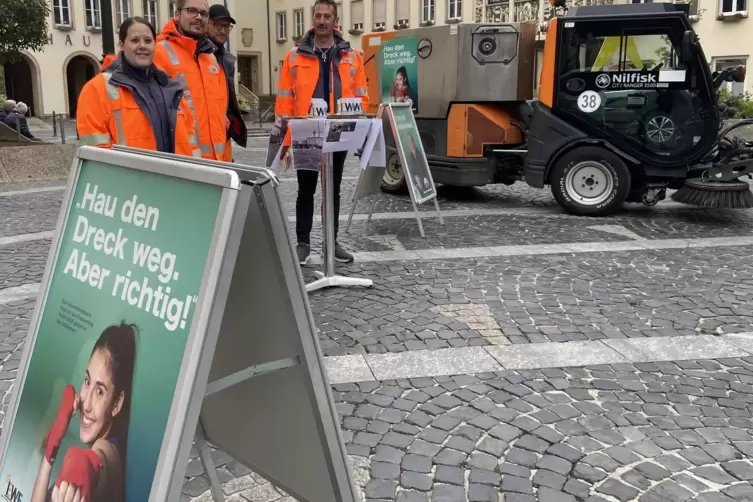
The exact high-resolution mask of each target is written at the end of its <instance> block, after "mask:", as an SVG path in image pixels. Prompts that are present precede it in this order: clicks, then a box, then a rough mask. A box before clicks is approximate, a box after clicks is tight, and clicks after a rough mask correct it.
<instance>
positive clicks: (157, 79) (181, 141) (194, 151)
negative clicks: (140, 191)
mask: <svg viewBox="0 0 753 502" xmlns="http://www.w3.org/2000/svg"><path fill="white" fill-rule="evenodd" d="M119 38H120V49H121V51H120V54H118V56H117V58H116V59H115V61H113V62H112V63H110V64H109V66H107V67H106V68H104V69H103V71H102V72H101V73H99V74H98V75H96V76H95V77H94V78H92V79H91V80H90V81H89V82H87V83H86V85H85V86H84V88H83V89H82V90H81V94H80V95H79V98H78V108H77V110H76V128H77V129H78V135H79V140H80V141H81V143H82V144H84V145H92V146H98V147H102V148H109V147H110V146H112V145H123V146H129V147H133V148H141V149H144V150H156V151H159V152H164V153H174V154H178V155H187V156H192V157H201V152H200V150H199V148H198V142H197V138H196V136H195V134H194V133H193V130H194V123H193V115H192V114H191V112H190V109H189V108H188V105H187V103H186V100H185V98H184V90H183V86H182V85H181V84H179V83H178V82H176V81H175V80H172V79H171V78H170V77H169V76H168V75H167V73H165V72H163V71H162V70H160V69H158V68H157V67H156V66H155V65H154V51H155V39H156V38H157V36H156V33H155V30H154V27H153V26H152V25H151V24H150V23H149V22H148V21H147V20H145V19H142V18H139V17H132V18H129V19H127V20H125V21H124V22H123V24H122V25H121V26H120V33H119Z"/></svg>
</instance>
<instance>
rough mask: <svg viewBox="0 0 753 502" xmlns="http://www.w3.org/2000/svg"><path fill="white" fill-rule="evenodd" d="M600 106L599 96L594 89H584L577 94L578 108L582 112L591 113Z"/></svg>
mask: <svg viewBox="0 0 753 502" xmlns="http://www.w3.org/2000/svg"><path fill="white" fill-rule="evenodd" d="M599 107H601V96H600V95H599V93H598V92H595V91H585V92H583V93H581V95H580V96H578V108H580V111H582V112H584V113H592V112H595V111H596V110H598V109H599Z"/></svg>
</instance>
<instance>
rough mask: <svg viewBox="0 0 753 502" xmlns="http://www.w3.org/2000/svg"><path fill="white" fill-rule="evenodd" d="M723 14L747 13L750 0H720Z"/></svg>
mask: <svg viewBox="0 0 753 502" xmlns="http://www.w3.org/2000/svg"><path fill="white" fill-rule="evenodd" d="M719 8H720V12H721V14H722V16H736V15H745V14H747V13H748V12H747V11H748V0H720V5H719Z"/></svg>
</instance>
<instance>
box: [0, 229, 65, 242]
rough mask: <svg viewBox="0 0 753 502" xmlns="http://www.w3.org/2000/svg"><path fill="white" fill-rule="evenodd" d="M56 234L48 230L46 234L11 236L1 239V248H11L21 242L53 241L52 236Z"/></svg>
mask: <svg viewBox="0 0 753 502" xmlns="http://www.w3.org/2000/svg"><path fill="white" fill-rule="evenodd" d="M54 234H55V232H53V231H52V230H48V231H46V232H37V233H34V234H20V235H11V236H9V237H0V246H9V245H11V244H18V243H19V242H29V241H41V240H45V239H52V236H53V235H54Z"/></svg>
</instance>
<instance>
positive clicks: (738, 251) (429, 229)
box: [0, 140, 753, 502]
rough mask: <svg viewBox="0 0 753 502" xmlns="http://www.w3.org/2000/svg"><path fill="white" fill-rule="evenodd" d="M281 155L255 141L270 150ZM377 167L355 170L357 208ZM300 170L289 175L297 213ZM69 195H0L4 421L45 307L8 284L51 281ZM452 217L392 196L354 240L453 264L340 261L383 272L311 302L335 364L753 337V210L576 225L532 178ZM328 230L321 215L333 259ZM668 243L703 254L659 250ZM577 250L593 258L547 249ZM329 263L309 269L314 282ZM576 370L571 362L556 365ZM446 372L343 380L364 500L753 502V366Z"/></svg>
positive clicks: (280, 500) (190, 498) (445, 195)
mask: <svg viewBox="0 0 753 502" xmlns="http://www.w3.org/2000/svg"><path fill="white" fill-rule="evenodd" d="M264 144H265V143H264V142H263V141H259V140H252V141H251V145H252V147H253V148H258V147H260V146H263V145H264ZM236 158H237V159H238V160H239V162H244V163H248V164H257V165H258V164H260V163H261V162H262V161H263V158H264V153H263V152H260V151H256V150H250V151H240V150H239V151H238V153H237V155H236ZM357 175H358V168H357V166H356V163H355V161H354V160H353V159H351V160H349V162H348V164H347V166H346V172H345V177H346V179H345V180H344V182H343V209H342V212H341V214H343V215H345V214H347V213H346V211H347V209H348V207H349V202H348V201H349V200H350V197H351V196H352V193H353V190H354V189H355V185H356V180H355V177H357ZM293 176H294V173H283V174H282V175H281V180H282V185H281V194H282V199H283V201H284V203H285V206H286V208H287V210H288V214H289V215H290V216H293V215H294V201H295V194H296V183H295V180H294V177H293ZM61 183H62V182H61V181H57V182H40V183H28V184H17V185H5V186H0V394H2V395H3V410H2V414H4V413H5V411H6V407H7V404H8V400H9V398H10V393H9V392H8V391H9V390H10V389H11V387H12V383H13V381H14V379H15V377H16V372H17V369H18V367H19V363H20V358H21V351H22V348H23V342H24V338H25V335H26V332H27V330H28V325H29V322H30V318H31V315H32V310H33V308H34V301H35V299H34V297H33V293H28V294H23V292H22V294H21V295H20V296H13V295H11V296H9V297H3V294H4V293H3V292H4V291H15V290H23V289H24V288H25V287H28V286H30V285H34V284H35V283H38V282H39V281H40V280H41V277H42V274H43V271H44V266H45V262H46V260H47V254H48V252H49V243H50V240H49V235H48V234H39V233H41V232H47V233H49V232H50V231H52V230H53V229H54V226H55V222H56V218H57V215H58V212H59V210H60V201H61V198H62V195H63V191H62V190H49V188H50V187H51V186H54V185H55V184H57V185H58V186H59V185H60V184H61ZM40 189H41V190H46V191H39V190H40ZM3 191H5V192H18V191H27V193H15V194H8V195H3V193H2V192H3ZM318 200H319V199H318V198H317V204H318V203H319V202H318ZM440 205H441V209H442V211H443V212H446V213H447V214H448V215H449V216H447V217H446V218H445V224H444V225H440V224H439V223H438V221H437V220H436V218H435V217H434V214H433V213H432V212H427V213H426V215H425V218H424V219H423V223H424V225H425V230H426V238H422V237H420V235H419V233H418V228H417V225H416V222H415V220H413V219H411V218H409V217H406V216H405V215H404V214H392V213H406V212H410V211H412V206H411V204H410V202H409V199H408V198H406V197H395V196H388V195H383V196H381V198H380V200H379V202H378V204H377V207H376V212H377V213H380V215H379V217H378V218H377V219H375V220H374V221H372V222H370V223H367V222H365V221H363V219H361V218H357V219H356V220H355V221H354V222H353V224H352V227H351V232H350V234H348V235H346V234H341V236H340V241H341V242H342V243H343V245H344V246H345V247H346V248H348V249H350V250H352V251H355V252H366V253H368V252H372V253H377V254H378V253H379V252H382V253H384V254H385V255H389V253H399V252H402V251H405V252H409V251H416V250H435V251H438V252H440V253H439V254H438V255H437V256H435V257H434V259H413V260H401V259H399V258H389V257H388V259H381V260H372V261H365V260H362V261H360V262H356V263H355V264H352V265H349V266H342V267H338V271H339V272H340V273H342V274H343V275H352V276H356V277H368V278H371V279H373V280H374V287H373V288H370V289H368V290H366V289H361V288H333V289H329V290H324V291H319V292H317V293H315V294H312V295H311V296H310V300H311V304H312V310H313V313H314V319H315V322H316V325H317V328H318V330H319V341H320V346H321V349H322V352H323V353H324V355H325V356H327V357H329V356H340V355H347V354H380V353H394V352H411V351H423V352H421V353H420V356H421V358H423V359H426V360H430V359H431V357H432V355H431V354H437V353H440V352H446V351H441V350H438V349H445V348H449V349H452V348H456V349H457V351H472V350H475V349H462V348H461V347H467V346H494V345H520V346H525V347H547V343H546V342H549V343H550V344H552V345H555V344H556V347H557V349H556V350H561V349H560V347H561V345H560V342H569V341H579V340H601V339H612V340H613V339H620V338H631V339H641V338H648V337H679V339H681V340H693V339H698V337H697V336H696V335H721V334H727V333H741V332H751V331H753V264H751V263H752V262H751V260H750V259H749V256H750V255H751V253H752V252H753V245H734V244H735V242H734V240H729V239H728V241H727V243H726V244H720V243H709V238H733V239H734V238H736V237H739V238H750V237H751V236H753V211H737V212H736V211H711V210H700V209H695V208H682V207H678V206H676V205H672V204H667V205H659V206H657V207H655V208H644V207H640V206H638V207H636V206H630V207H629V208H627V209H626V210H625V211H623V212H622V213H620V214H618V215H616V216H613V217H609V218H576V217H572V216H570V215H565V214H563V212H562V211H561V209H559V208H558V207H557V206H556V204H555V203H554V201H553V200H552V198H551V195H550V192H549V190H537V189H533V188H530V187H526V186H524V185H521V184H518V185H516V186H513V187H507V186H489V187H483V188H478V189H472V190H467V189H464V190H458V189H447V188H446V187H440ZM358 209H359V211H360V212H363V211H365V210H366V206H365V204H364V205H363V206H359V208H358ZM428 209H430V207H425V208H422V210H428ZM453 211H456V212H457V211H462V212H463V213H462V214H459V213H455V214H454V215H453V213H452V212H453ZM385 213H386V214H385ZM294 226H295V223H294V222H290V228H291V230H292V229H294ZM344 226H345V223H344V222H341V228H344ZM28 234H39V235H28ZM17 236H19V237H20V238H19V239H16V237H17ZM320 236H321V232H320V228H319V223H318V222H317V223H315V224H314V231H313V234H312V246H313V247H314V252H317V251H318V248H319V246H320V242H321V240H320ZM662 239H687V240H690V241H695V242H696V243H700V244H698V246H697V247H685V248H677V249H654V248H651V246H652V244H650V243H651V242H652V241H656V244H655V246H654V247H656V248H660V247H661V246H662V245H663V244H661V242H663V241H660V240H662ZM635 242H644V243H645V242H648V243H649V244H648V245H647V246H648V247H647V248H646V249H644V250H640V251H605V250H604V248H603V246H604V245H606V244H610V243H611V244H620V243H628V244H629V243H635ZM704 242H705V243H706V244H703V243H704ZM575 243H582V244H584V245H585V246H586V250H585V251H582V252H577V253H575V252H572V253H571V252H562V253H560V254H546V255H539V254H537V253H536V252H535V251H536V247H537V246H543V245H554V246H557V245H561V244H575ZM517 245H527V246H531V250H530V251H523V252H520V253H518V254H516V255H514V256H512V255H511V256H490V255H484V254H483V253H481V254H479V256H478V257H476V258H452V252H453V250H458V249H461V248H477V249H483V248H490V247H499V246H517ZM588 246H591V247H590V248H589V247H588ZM702 246H705V247H702ZM390 256H392V255H390ZM394 256H397V254H395V255H394ZM313 270H315V268H314V267H305V268H304V277H305V279H306V280H307V281H310V280H313V278H314V276H313ZM9 298H10V299H9ZM701 338H703V337H701ZM665 339H669V338H665ZM711 340H713V341H707V342H706V343H709V344H710V343H719V342H718V340H717V338H713V339H711ZM599 343H600V342H599ZM609 343H616V342H609ZM740 343H742V342H740ZM530 344H538V345H530ZM517 348H518V347H515V349H517ZM488 349H489V350H503V349H505V350H506V349H513V348H512V347H507V348H505V347H502V348H489V347H488ZM547 350H549V349H547ZM749 352H752V353H753V347H751V350H750V351H749ZM416 354H419V353H416ZM724 355H726V354H724ZM351 357H356V356H351ZM368 357H384V356H368ZM395 357H397V356H395ZM399 357H407V358H410V357H412V356H410V355H401V356H399ZM437 357H439V356H437ZM673 357H674V356H673ZM693 357H697V356H695V355H694V356H693ZM702 357H721V355H720V354H719V353H717V354H708V353H703V354H702ZM356 358H357V357H356ZM333 359H338V358H333ZM346 359H347V358H346ZM617 360H624V359H617ZM613 361H614V360H612V361H610V362H613ZM602 362H603V361H602ZM546 363H547V362H546V361H541V365H542V366H546V365H547V364H546ZM562 364H569V363H558V364H557V365H556V366H560V365H562ZM549 365H550V366H555V365H552V364H549ZM437 367H441V365H438V366H437ZM499 367H509V365H505V364H504V362H503V366H499ZM485 369H488V368H485ZM458 371H460V370H458ZM463 371H479V369H478V368H477V369H474V370H463ZM433 375H436V376H432V377H426V378H415V379H409V380H397V381H360V382H356V383H345V384H337V385H334V386H333V387H332V389H333V395H334V398H335V402H336V404H337V410H338V412H339V414H340V421H341V428H342V431H343V435H344V439H345V441H346V445H347V450H348V453H349V455H350V461H351V465H352V474H353V477H354V481H355V483H356V485H357V488H358V490H359V493H360V495H361V500H362V502H366V501H368V502H463V501H469V502H484V501H493V502H535V501H539V502H575V501H577V502H635V501H637V502H675V501H682V502H685V501H694V502H731V501H749V502H753V486H751V484H750V482H751V481H753V464H752V463H751V455H753V418H751V412H753V357H752V358H743V359H716V360H687V361H674V362H669V361H663V362H649V363H623V364H614V365H608V366H607V365H603V366H589V367H566V368H556V367H554V368H548V369H539V370H527V371H522V370H521V371H512V370H506V371H502V372H496V373H482V374H478V373H477V374H466V375H444V374H441V372H439V373H435V374H433ZM381 378H384V377H383V376H382V377H381ZM341 381H342V380H341ZM347 381H350V380H347ZM2 417H3V415H0V420H2ZM213 458H214V461H215V463H216V464H217V465H219V472H218V473H219V477H220V480H221V481H222V482H223V490H224V492H225V493H226V495H227V496H228V501H229V502H291V501H293V500H294V499H293V498H291V497H289V496H287V495H286V494H285V493H284V492H283V491H282V490H280V489H278V488H275V487H274V486H273V485H272V484H271V483H269V482H268V481H266V480H265V479H263V478H262V477H260V476H259V475H257V474H255V473H253V472H251V471H250V470H249V469H248V468H247V467H245V466H243V465H241V464H240V463H239V462H237V461H236V460H234V459H232V458H230V457H229V456H228V455H226V454H224V453H223V452H220V451H215V452H214V453H213ZM207 490H208V482H207V479H206V477H205V475H204V473H203V472H202V468H201V464H200V462H199V460H198V458H197V454H196V452H195V451H193V452H192V455H191V460H190V462H189V464H188V467H187V474H186V483H185V485H184V488H183V496H182V498H181V502H208V501H210V500H212V499H211V496H210V495H209V492H208V491H207Z"/></svg>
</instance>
